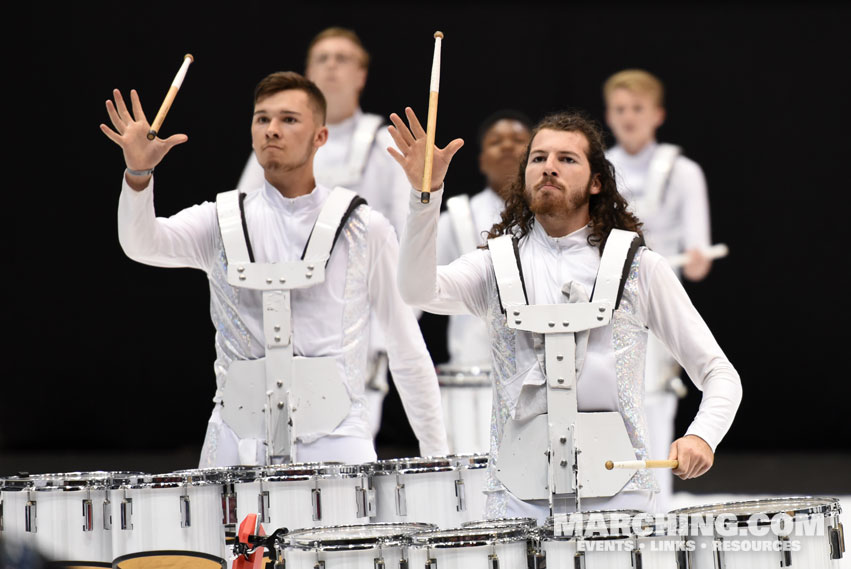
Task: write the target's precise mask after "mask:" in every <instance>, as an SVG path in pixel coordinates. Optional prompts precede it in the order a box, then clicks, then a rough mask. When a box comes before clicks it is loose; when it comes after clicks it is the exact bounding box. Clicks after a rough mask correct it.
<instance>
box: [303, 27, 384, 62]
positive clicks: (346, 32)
mask: <svg viewBox="0 0 851 569" xmlns="http://www.w3.org/2000/svg"><path fill="white" fill-rule="evenodd" d="M328 38H346V39H347V40H349V41H350V42H352V43H353V44H355V45H356V46H358V47H359V48H360V51H361V60H360V66H361V67H363V68H364V69H369V52H368V51H366V48H365V47H364V46H363V42H361V41H360V37H358V35H357V34H356V33H355V32H354V30H350V29H348V28H340V27H336V26H332V27H330V28H325V29H324V30H322V31H321V32H319V33H318V34H316V35H315V36H314V37H313V39H312V40H310V44H309V45H308V46H307V57H306V58H305V61H304V68H305V69H307V66H308V65H310V52H311V51H313V47H314V46H315V45H316V44H318V43H319V42H321V41H322V40H324V39H328Z"/></svg>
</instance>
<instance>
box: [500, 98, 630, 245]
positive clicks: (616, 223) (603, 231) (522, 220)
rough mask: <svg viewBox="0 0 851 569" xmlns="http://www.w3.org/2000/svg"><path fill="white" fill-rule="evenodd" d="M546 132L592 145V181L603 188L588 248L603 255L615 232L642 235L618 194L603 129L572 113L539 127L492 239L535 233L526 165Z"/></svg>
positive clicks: (593, 202) (593, 203) (592, 207)
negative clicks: (571, 135)
mask: <svg viewBox="0 0 851 569" xmlns="http://www.w3.org/2000/svg"><path fill="white" fill-rule="evenodd" d="M544 129H549V130H560V131H567V132H578V133H580V134H582V135H583V136H585V139H586V140H587V141H588V151H587V153H586V157H587V158H588V162H589V163H590V165H591V177H592V179H593V177H594V176H597V177H598V178H599V180H600V185H601V189H600V193H599V194H592V195H591V196H590V201H589V204H588V211H589V214H590V216H591V234H590V235H589V236H588V244H589V245H593V246H596V247H598V248H599V249H600V251H601V252H602V251H603V247H605V245H606V240H607V239H608V237H609V233H610V232H611V231H612V229H624V230H627V231H635V232H636V233H638V234H639V235H640V234H641V222H640V221H639V220H638V218H637V217H636V216H635V215H634V214H633V213H632V212H631V211H629V209H628V204H627V201H626V200H625V199H624V197H623V196H622V195H621V194H620V193H619V192H618V188H617V184H616V183H615V167H614V166H612V163H611V162H609V161H608V159H607V158H606V154H605V152H606V144H605V142H603V130H602V128H601V127H600V126H599V124H598V123H597V122H596V121H594V120H593V119H591V118H589V117H587V116H586V115H585V114H584V113H582V112H580V111H568V112H561V113H555V114H552V115H548V116H546V117H544V118H543V119H542V120H541V121H540V122H539V123H538V124H537V125H535V128H534V129H533V130H532V137H531V138H530V139H529V145H528V146H527V147H526V153H525V154H524V156H523V160H522V161H521V162H520V168H519V171H518V174H517V178H516V179H515V181H514V183H513V184H512V185H511V189H510V191H509V197H508V199H507V200H506V201H505V209H504V210H503V211H502V219H501V220H500V221H499V222H498V223H496V224H494V226H493V227H491V229H490V231H489V232H488V235H487V237H488V239H492V238H494V237H498V236H500V235H505V234H513V235H515V236H516V237H517V238H522V237H524V236H525V235H526V234H527V233H529V231H530V230H531V229H532V221H533V220H534V219H535V214H534V213H532V210H531V209H529V204H528V202H527V200H526V193H525V189H526V182H525V180H526V164H527V163H528V162H529V152H530V149H531V148H532V141H534V140H535V136H536V135H537V134H538V133H539V132H540V131H542V130H544Z"/></svg>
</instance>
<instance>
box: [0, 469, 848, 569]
mask: <svg viewBox="0 0 851 569" xmlns="http://www.w3.org/2000/svg"><path fill="white" fill-rule="evenodd" d="M487 459H488V456H487V455H486V454H470V455H453V456H446V457H430V458H411V459H393V460H385V461H378V462H375V463H368V464H363V465H344V464H338V463H303V464H289V465H280V466H241V467H230V468H213V469H197V470H183V471H176V472H171V473H165V474H157V475H152V474H145V473H138V472H110V471H107V472H78V473H62V474H39V475H19V476H12V477H5V478H0V497H2V502H0V539H2V538H6V539H9V540H13V539H14V540H17V541H19V542H23V543H25V544H28V545H31V546H32V547H34V548H35V549H37V550H39V551H40V552H41V553H42V554H43V555H44V556H46V557H47V558H49V559H53V560H58V561H61V562H62V563H64V564H66V565H69V566H75V567H82V566H90V567H91V566H106V567H108V566H112V567H116V568H119V569H137V568H138V569H142V568H153V567H161V566H164V563H163V562H162V559H165V558H168V556H169V555H175V554H176V555H181V552H183V555H185V557H184V559H189V558H192V559H193V561H192V563H185V562H181V561H178V562H173V561H170V562H171V563H173V564H174V563H176V565H174V566H178V567H182V566H191V567H199V568H204V567H208V566H209V567H226V566H227V563H228V560H230V559H233V555H234V554H233V553H232V550H233V545H232V544H233V541H234V538H233V536H234V534H235V533H236V532H235V529H236V527H237V526H238V525H239V522H240V521H241V520H244V519H246V517H248V516H249V515H250V514H257V517H258V521H260V522H262V525H263V527H264V529H265V530H266V533H269V534H271V533H272V531H274V530H275V529H277V528H288V529H289V530H290V532H289V533H287V534H284V535H283V536H280V538H279V539H278V541H277V543H276V548H275V549H276V551H278V553H279V554H280V558H281V559H282V561H281V563H280V565H279V566H283V567H287V568H290V569H302V568H304V569H323V568H324V569H338V568H339V569H361V568H364V569H384V568H386V569H390V568H393V569H397V568H398V569H404V568H417V569H437V568H446V567H448V568H450V569H461V568H463V569H475V568H481V569H485V568H487V569H499V568H510V569H520V568H526V567H534V568H543V567H547V568H549V569H558V568H563V569H567V568H568V567H569V568H571V569H575V568H582V567H584V568H586V569H595V568H600V569H614V568H620V567H624V568H629V569H640V568H650V569H655V568H659V569H686V568H696V569H704V568H713V569H738V568H748V569H753V568H756V569H760V568H763V567H765V568H766V569H767V568H769V567H771V568H774V567H786V566H792V567H803V568H822V567H825V568H833V567H839V565H838V563H839V559H840V558H841V557H842V553H843V551H844V537H843V535H842V525H841V523H840V522H839V514H840V507H839V502H838V500H836V499H834V498H778V499H773V500H754V501H749V502H735V503H727V504H717V505H713V506H701V507H696V508H685V509H681V510H675V511H674V512H671V513H672V514H680V515H711V514H714V515H719V514H722V513H723V514H727V515H730V516H732V517H733V519H734V522H733V523H734V524H739V525H740V526H742V527H747V524H749V523H751V522H748V521H747V520H748V519H751V518H750V516H751V515H753V514H758V513H759V514H764V515H765V516H772V515H773V514H777V513H785V514H788V515H789V516H791V518H790V519H791V522H792V523H793V524H798V525H801V524H804V525H806V524H808V523H812V522H813V521H817V522H820V523H821V526H820V527H822V528H823V531H821V532H815V533H816V534H818V535H811V536H803V537H799V536H794V535H793V537H792V539H795V540H798V541H797V542H796V546H795V547H780V548H778V547H776V545H777V543H776V542H778V540H779V541H782V540H783V539H787V541H788V538H778V537H776V536H773V535H772V534H771V533H770V532H767V531H766V532H763V535H764V537H761V538H760V539H761V540H762V541H763V542H765V543H764V544H763V545H762V546H760V547H753V546H751V547H747V548H745V547H725V548H723V550H722V552H721V553H717V552H715V551H714V549H715V544H718V543H719V542H720V541H722V540H726V541H727V545H728V546H729V545H730V541H731V540H732V541H733V542H735V540H737V539H739V540H744V539H751V540H752V539H753V538H752V537H751V538H745V537H736V536H732V537H730V536H726V537H723V538H719V537H718V536H717V535H716V536H709V537H705V536H704V537H693V536H691V534H687V535H668V533H667V532H665V531H662V530H661V529H660V528H655V527H652V524H653V522H652V520H653V518H651V517H646V516H645V517H642V518H641V523H640V524H636V523H630V521H631V520H633V521H634V520H636V519H637V517H638V516H643V514H640V513H639V512H633V511H619V512H605V513H599V515H600V516H603V518H602V519H603V520H604V524H605V531H603V532H601V533H599V534H593V535H591V536H590V537H589V535H588V534H587V533H582V532H583V531H584V529H585V528H581V527H580V528H579V529H578V531H575V532H574V531H567V532H563V531H562V530H563V529H564V526H561V525H560V524H558V525H557V524H554V523H553V521H552V519H550V520H548V522H547V523H546V524H544V525H543V526H538V525H537V524H536V522H535V520H532V519H531V518H522V519H521V518H513V519H502V520H486V519H483V518H484V502H485V494H484V489H485V477H486V466H487ZM593 515H595V514H594V513H591V512H588V513H583V514H582V516H587V519H591V517H593ZM765 523H768V522H765ZM648 524H650V526H648ZM556 527H558V530H556ZM637 527H638V529H641V530H642V531H638V529H637ZM799 533H800V532H799ZM811 533H812V532H811ZM766 534H767V535H766ZM725 535H726V534H725ZM686 540H690V541H691V542H693V543H695V544H696V546H694V547H692V549H693V550H692V551H688V548H687V547H685V546H684V545H685V543H686ZM769 542H771V543H769ZM606 544H613V545H617V547H608V546H606ZM589 545H592V546H593V547H589ZM601 545H602V546H601ZM732 545H734V546H735V545H736V543H733V544H732ZM781 545H782V543H781ZM778 549H779V550H778Z"/></svg>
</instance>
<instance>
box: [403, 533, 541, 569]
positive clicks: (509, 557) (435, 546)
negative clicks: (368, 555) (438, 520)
mask: <svg viewBox="0 0 851 569" xmlns="http://www.w3.org/2000/svg"><path fill="white" fill-rule="evenodd" d="M408 558H409V561H410V563H409V565H408V566H409V567H417V568H419V567H428V568H429V569H518V568H521V569H522V568H524V567H527V563H528V559H529V532H528V531H527V529H526V528H524V527H522V526H514V527H508V526H503V527H498V526H493V527H478V528H456V529H448V530H434V531H430V532H423V533H419V534H414V535H413V536H411V547H410V549H409V551H408Z"/></svg>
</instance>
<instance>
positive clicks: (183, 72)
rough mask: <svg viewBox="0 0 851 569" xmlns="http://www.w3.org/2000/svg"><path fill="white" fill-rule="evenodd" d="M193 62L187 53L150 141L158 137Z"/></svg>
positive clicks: (162, 107)
mask: <svg viewBox="0 0 851 569" xmlns="http://www.w3.org/2000/svg"><path fill="white" fill-rule="evenodd" d="M193 61H195V58H193V57H192V54H189V53H187V54H186V55H184V56H183V65H181V66H180V69H178V70H177V75H175V76H174V81H172V82H171V87H169V88H168V93H166V95H165V99H164V100H163V104H162V105H160V110H159V111H158V112H157V116H156V118H154V123H153V124H152V125H151V130H149V131H148V140H153V139H155V138H156V137H157V133H158V132H159V130H160V127H161V126H162V125H163V121H164V120H165V116H166V114H168V110H169V109H170V108H171V104H172V103H173V102H174V97H175V96H176V95H177V91H178V90H179V89H180V85H181V84H182V83H183V78H184V77H186V70H187V69H189V64H190V63H192V62H193Z"/></svg>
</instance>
